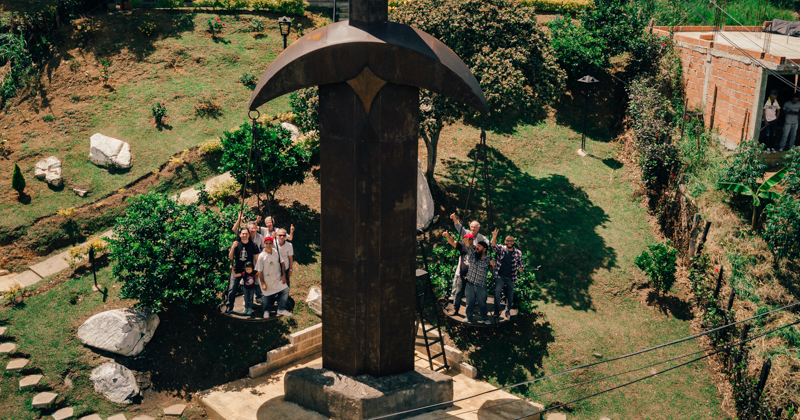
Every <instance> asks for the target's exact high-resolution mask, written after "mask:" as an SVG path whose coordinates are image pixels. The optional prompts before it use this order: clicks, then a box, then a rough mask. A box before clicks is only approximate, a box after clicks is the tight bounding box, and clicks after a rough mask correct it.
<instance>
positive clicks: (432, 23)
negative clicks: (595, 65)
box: [390, 0, 564, 187]
mask: <svg viewBox="0 0 800 420" xmlns="http://www.w3.org/2000/svg"><path fill="white" fill-rule="evenodd" d="M390 18H391V20H393V21H396V22H399V23H404V24H406V25H409V26H412V27H415V28H418V29H420V30H422V31H425V32H427V33H429V34H430V35H432V36H433V37H435V38H437V39H439V40H440V41H441V42H442V43H444V44H445V45H447V46H448V47H449V48H450V49H452V50H453V52H455V53H456V54H457V55H458V56H459V57H461V59H462V60H464V62H465V63H466V64H467V66H469V68H470V70H472V73H473V74H474V75H475V77H476V78H477V80H478V82H479V83H480V85H481V88H482V89H483V92H484V94H485V95H486V100H487V102H488V104H489V108H490V110H491V114H492V115H491V120H487V121H486V122H487V126H488V127H493V126H494V127H497V126H507V125H512V124H515V123H517V122H520V121H525V120H531V119H534V118H536V117H537V116H538V115H539V113H540V111H541V110H542V107H544V106H545V105H548V104H550V103H552V102H553V101H554V100H555V98H556V95H557V94H558V93H559V92H560V90H561V86H562V84H563V81H564V71H563V70H561V69H560V68H559V67H558V64H557V63H556V60H555V54H554V52H553V49H552V47H551V46H550V39H549V36H548V35H547V34H545V33H544V32H543V31H542V30H541V29H540V28H539V27H538V25H537V23H536V15H535V14H534V12H533V10H532V9H531V8H526V7H523V6H522V5H521V4H520V3H519V2H517V1H513V0H418V1H409V2H403V3H402V4H401V5H400V6H398V7H397V8H396V9H395V10H394V11H393V12H392V14H391V16H390ZM462 117H467V118H472V119H474V118H475V117H477V114H475V113H474V112H473V111H471V110H469V109H467V108H466V106H464V105H463V104H457V103H455V101H452V100H451V99H449V98H445V97H442V96H441V95H438V94H435V93H432V92H428V91H426V90H422V91H421V92H420V137H422V139H423V140H424V141H425V147H426V149H427V151H428V162H427V170H426V176H427V178H428V182H429V183H430V184H431V186H432V187H435V180H434V169H435V166H436V152H437V146H438V143H439V135H440V133H441V131H442V128H444V126H445V125H447V124H450V123H452V122H454V121H455V120H456V119H459V118H462Z"/></svg>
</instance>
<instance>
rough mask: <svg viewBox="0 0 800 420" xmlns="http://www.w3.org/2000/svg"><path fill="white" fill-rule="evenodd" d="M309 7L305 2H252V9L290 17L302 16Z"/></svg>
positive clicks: (279, 0) (301, 0) (281, 0)
mask: <svg viewBox="0 0 800 420" xmlns="http://www.w3.org/2000/svg"><path fill="white" fill-rule="evenodd" d="M307 6H308V4H307V3H306V2H305V0H250V7H252V8H253V9H254V10H264V11H268V12H274V13H283V14H289V15H302V14H303V12H305V10H306V7H307Z"/></svg>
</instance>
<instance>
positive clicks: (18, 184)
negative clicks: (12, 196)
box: [11, 162, 25, 196]
mask: <svg viewBox="0 0 800 420" xmlns="http://www.w3.org/2000/svg"><path fill="white" fill-rule="evenodd" d="M11 188H13V189H14V190H15V191H16V192H17V194H19V195H20V196H22V194H23V192H24V191H25V177H24V176H22V171H20V169H19V165H17V164H16V162H15V163H14V173H13V174H11Z"/></svg>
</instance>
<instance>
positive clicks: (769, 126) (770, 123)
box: [764, 89, 781, 152]
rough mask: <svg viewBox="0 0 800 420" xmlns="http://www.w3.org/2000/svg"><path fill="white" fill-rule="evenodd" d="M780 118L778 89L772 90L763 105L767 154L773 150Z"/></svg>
mask: <svg viewBox="0 0 800 420" xmlns="http://www.w3.org/2000/svg"><path fill="white" fill-rule="evenodd" d="M780 116H781V106H780V104H778V89H772V91H770V93H769V98H768V99H767V102H765V103H764V125H765V127H764V128H765V129H766V131H767V134H766V136H767V137H766V139H765V141H764V143H765V144H766V147H767V151H768V152H773V151H774V150H775V146H776V143H775V136H777V134H778V118H779V117H780Z"/></svg>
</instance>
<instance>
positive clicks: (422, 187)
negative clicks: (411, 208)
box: [417, 166, 435, 229]
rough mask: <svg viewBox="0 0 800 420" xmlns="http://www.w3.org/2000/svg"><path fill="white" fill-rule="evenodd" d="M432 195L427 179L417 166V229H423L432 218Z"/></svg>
mask: <svg viewBox="0 0 800 420" xmlns="http://www.w3.org/2000/svg"><path fill="white" fill-rule="evenodd" d="M434 210H435V209H434V207H433V196H432V195H431V189H430V187H428V180H427V179H426V178H425V175H424V174H423V173H422V169H420V167H419V166H417V229H425V228H427V227H428V225H430V224H431V221H432V220H433V213H434Z"/></svg>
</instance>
